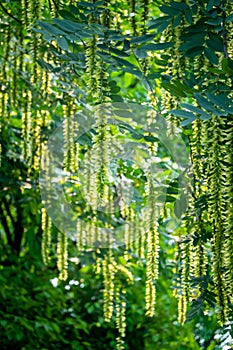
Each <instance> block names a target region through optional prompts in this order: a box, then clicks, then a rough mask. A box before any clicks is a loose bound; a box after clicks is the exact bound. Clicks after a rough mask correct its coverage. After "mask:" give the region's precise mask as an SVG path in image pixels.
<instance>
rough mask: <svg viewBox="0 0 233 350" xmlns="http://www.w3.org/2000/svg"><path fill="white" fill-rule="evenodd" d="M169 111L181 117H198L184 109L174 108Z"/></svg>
mask: <svg viewBox="0 0 233 350" xmlns="http://www.w3.org/2000/svg"><path fill="white" fill-rule="evenodd" d="M169 113H171V114H173V115H176V116H177V117H181V118H194V119H196V118H197V117H196V116H195V114H193V113H192V112H187V111H184V110H182V109H173V110H171V111H170V112H169Z"/></svg>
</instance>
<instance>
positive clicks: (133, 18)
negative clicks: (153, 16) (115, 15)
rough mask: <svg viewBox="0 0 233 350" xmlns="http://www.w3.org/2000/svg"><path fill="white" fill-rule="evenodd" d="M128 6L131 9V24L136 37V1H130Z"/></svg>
mask: <svg viewBox="0 0 233 350" xmlns="http://www.w3.org/2000/svg"><path fill="white" fill-rule="evenodd" d="M128 6H129V9H130V10H129V15H130V24H131V30H132V34H133V35H134V36H136V35H137V22H136V0H128Z"/></svg>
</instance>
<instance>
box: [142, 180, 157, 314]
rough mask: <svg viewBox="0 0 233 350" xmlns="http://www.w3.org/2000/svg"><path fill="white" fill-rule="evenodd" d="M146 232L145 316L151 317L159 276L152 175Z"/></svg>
mask: <svg viewBox="0 0 233 350" xmlns="http://www.w3.org/2000/svg"><path fill="white" fill-rule="evenodd" d="M147 186H148V189H147V191H148V197H149V199H148V207H149V209H148V211H149V213H148V224H149V226H148V230H147V231H146V234H147V257H146V258H147V261H146V296H145V298H146V299H145V300H146V315H147V316H150V317H153V316H154V313H155V300H156V287H155V281H156V280H157V279H158V274H159V262H158V259H159V233H158V224H157V215H156V196H155V191H156V189H155V186H154V184H153V179H152V175H151V174H148V185H147Z"/></svg>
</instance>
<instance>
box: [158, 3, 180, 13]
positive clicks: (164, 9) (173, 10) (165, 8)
mask: <svg viewBox="0 0 233 350" xmlns="http://www.w3.org/2000/svg"><path fill="white" fill-rule="evenodd" d="M159 9H160V11H161V12H163V13H166V14H167V15H171V16H176V15H178V14H179V13H180V9H177V8H174V7H171V6H167V5H162V6H160V7H159Z"/></svg>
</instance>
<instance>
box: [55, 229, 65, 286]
mask: <svg viewBox="0 0 233 350" xmlns="http://www.w3.org/2000/svg"><path fill="white" fill-rule="evenodd" d="M57 257H58V260H57V267H58V271H59V279H60V280H62V281H66V279H67V277H68V271H67V269H68V247H67V236H66V233H63V232H60V231H59V232H58V241H57Z"/></svg>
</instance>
